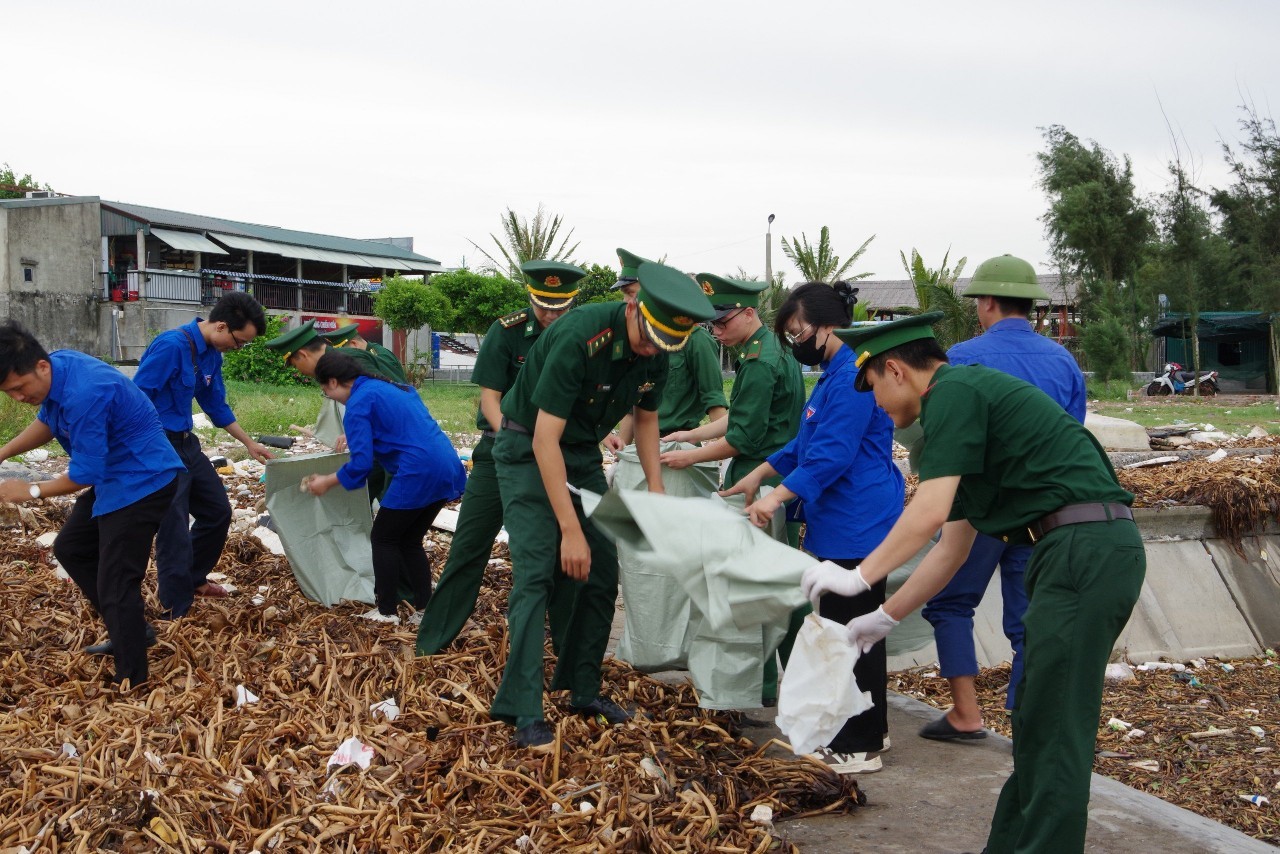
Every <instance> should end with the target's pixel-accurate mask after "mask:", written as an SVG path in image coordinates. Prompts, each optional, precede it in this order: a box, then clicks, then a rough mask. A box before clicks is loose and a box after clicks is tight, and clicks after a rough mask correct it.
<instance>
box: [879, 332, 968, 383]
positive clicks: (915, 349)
mask: <svg viewBox="0 0 1280 854" xmlns="http://www.w3.org/2000/svg"><path fill="white" fill-rule="evenodd" d="M889 359H897V360H898V361H899V362H904V363H905V364H906V365H907V367H910V368H915V369H916V370H917V371H924V370H928V369H929V368H931V367H933V364H934V362H946V363H947V364H950V363H951V360H950V359H948V358H947V351H946V350H943V349H942V345H941V344H939V343H938V339H937V338H917V339H916V340H914V341H908V342H907V343H905V344H899V345H898V346H897V347H890V348H889V349H888V350H885V351H884V352H883V353H878V354H876V355H874V356H872V357H871V358H870V359H868V360H867V362H866V363H865V364H864V365H863V366H862V370H864V371H875V372H876V373H877V374H883V373H884V363H885V362H886V361H887V360H889Z"/></svg>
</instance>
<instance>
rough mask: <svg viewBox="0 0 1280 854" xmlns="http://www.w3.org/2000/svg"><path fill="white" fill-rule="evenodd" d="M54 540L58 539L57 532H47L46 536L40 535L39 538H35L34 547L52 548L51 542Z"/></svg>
mask: <svg viewBox="0 0 1280 854" xmlns="http://www.w3.org/2000/svg"><path fill="white" fill-rule="evenodd" d="M56 539H58V532H57V531H49V532H48V533H46V534H41V535H40V536H38V537H36V545H37V546H39V547H40V548H42V549H49V548H53V541H54V540H56Z"/></svg>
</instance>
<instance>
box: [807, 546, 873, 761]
mask: <svg viewBox="0 0 1280 854" xmlns="http://www.w3.org/2000/svg"><path fill="white" fill-rule="evenodd" d="M861 562H862V558H856V559H853V560H832V563H836V564H839V565H840V566H843V567H844V568H845V569H850V570H851V569H853V568H854V567H855V566H857V565H858V564H859V563H861ZM885 587H886V583H885V580H884V579H881V580H880V581H879V582H877V583H876V584H873V585H871V589H870V590H868V591H867V592H866V593H859V594H858V595H857V596H835V595H832V594H830V593H828V594H827V595H825V596H823V597H822V600H821V601H820V602H819V603H818V616H820V617H826V618H827V619H828V620H835V621H836V622H840V623H847V622H849V621H850V620H852V619H853V618H854V617H861V616H862V615H863V614H870V613H871V612H872V611H874V610H876V609H877V608H879V607H880V606H881V605H883V604H884V598H885V597H884V594H885ZM853 675H854V677H855V678H856V679H857V680H858V688H859V689H860V690H863V691H870V692H871V701H872V702H873V703H875V705H874V706H872V707H871V708H870V709H867V710H866V711H865V712H863V713H862V714H860V715H854V716H853V717H851V718H849V720H847V721H845V723H844V726H842V727H841V728H840V732H838V733H836V737H835V738H833V739H832V740H831V743H830V744H828V745H827V746H828V747H829V748H831V750H832V751H834V752H835V753H863V752H866V751H873V750H881V749H883V748H884V734H885V733H887V732H888V731H889V697H888V693H889V692H888V678H889V653H888V647H887V646H885V642H884V641H883V640H882V641H880V642H879V643H877V644H876V645H875V646H874V647H872V648H871V652H868V653H866V654H864V655H860V656H858V663H857V664H855V665H854V666H853Z"/></svg>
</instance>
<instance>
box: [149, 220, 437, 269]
mask: <svg viewBox="0 0 1280 854" xmlns="http://www.w3.org/2000/svg"><path fill="white" fill-rule="evenodd" d="M155 230H156V229H152V231H153V232H154V231H155ZM209 236H210V237H212V238H214V239H215V240H217V241H219V242H221V243H225V244H226V245H227V246H230V247H231V248H232V249H243V250H245V251H251V252H268V253H271V254H273V255H283V256H284V257H285V258H300V259H302V260H303V261H321V262H324V263H327V264H346V265H347V266H348V267H368V268H370V269H373V270H427V271H430V269H431V265H429V264H414V263H413V262H411V261H405V260H402V259H400V258H379V257H377V256H374V255H357V254H356V253H354V252H337V251H335V250H332V249H317V248H315V247H314V246H298V245H296V244H293V243H278V242H276V241H274V240H261V239H259V238H257V237H244V236H242V235H238V234H210V235H209Z"/></svg>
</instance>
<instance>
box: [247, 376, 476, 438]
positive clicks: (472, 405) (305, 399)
mask: <svg viewBox="0 0 1280 854" xmlns="http://www.w3.org/2000/svg"><path fill="white" fill-rule="evenodd" d="M418 395H419V396H420V397H421V398H422V399H423V401H425V402H426V404H427V409H429V410H430V411H431V414H432V416H433V417H434V418H435V419H436V421H437V422H439V424H440V429H442V430H444V431H445V432H446V433H468V432H470V433H474V432H475V429H476V406H477V405H479V403H480V388H479V387H478V386H475V385H472V384H471V383H426V384H425V385H423V386H422V387H421V388H419V389H418ZM227 401H228V402H229V403H230V404H231V408H232V410H234V411H235V413H236V418H237V420H238V421H239V422H240V426H242V427H244V429H245V430H247V431H248V432H250V433H252V434H254V435H255V436H256V435H257V434H259V433H270V434H275V435H288V433H289V425H290V424H298V425H303V426H305V425H308V424H313V423H315V420H316V413H318V412H319V411H320V404H321V403H322V402H323V398H322V397H321V395H320V389H319V388H318V387H317V386H315V385H314V384H308V385H265V384H262V383H248V382H235V381H228V382H227Z"/></svg>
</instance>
